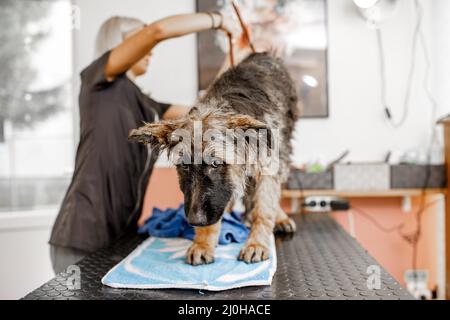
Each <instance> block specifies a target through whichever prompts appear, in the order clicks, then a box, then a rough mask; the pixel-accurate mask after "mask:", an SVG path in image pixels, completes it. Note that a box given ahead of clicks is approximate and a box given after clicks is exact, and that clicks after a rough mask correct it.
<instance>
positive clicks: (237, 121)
mask: <svg viewBox="0 0 450 320" xmlns="http://www.w3.org/2000/svg"><path fill="white" fill-rule="evenodd" d="M227 127H228V128H229V129H242V130H244V131H246V130H249V129H254V130H258V129H268V126H267V124H265V123H264V122H262V121H259V120H256V119H255V118H252V117H250V116H247V115H235V116H232V117H230V118H229V119H228V120H227Z"/></svg>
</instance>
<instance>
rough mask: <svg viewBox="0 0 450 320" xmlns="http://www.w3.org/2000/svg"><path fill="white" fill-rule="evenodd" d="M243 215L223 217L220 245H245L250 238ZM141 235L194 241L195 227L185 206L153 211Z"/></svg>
mask: <svg viewBox="0 0 450 320" xmlns="http://www.w3.org/2000/svg"><path fill="white" fill-rule="evenodd" d="M241 216H242V213H237V212H234V211H232V212H231V213H225V214H224V215H223V217H222V228H221V230H220V236H219V244H229V243H232V242H236V243H243V242H245V240H246V239H247V237H248V234H249V229H248V228H247V227H246V226H245V225H244V224H243V223H242V222H241ZM138 232H139V233H148V234H149V235H151V236H154V237H161V238H178V237H181V238H185V239H189V240H193V239H194V235H195V231H194V227H192V226H191V225H189V223H188V222H187V220H186V215H185V213H184V204H182V205H180V207H179V208H178V209H167V210H160V209H158V208H154V209H153V214H152V216H151V217H150V218H149V219H148V220H147V221H146V222H145V224H144V225H143V226H142V227H141V228H139V230H138Z"/></svg>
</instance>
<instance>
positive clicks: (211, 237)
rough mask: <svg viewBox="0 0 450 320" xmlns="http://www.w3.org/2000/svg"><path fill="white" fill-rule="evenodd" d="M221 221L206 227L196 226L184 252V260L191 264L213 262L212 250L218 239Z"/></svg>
mask: <svg viewBox="0 0 450 320" xmlns="http://www.w3.org/2000/svg"><path fill="white" fill-rule="evenodd" d="M220 226H221V221H219V222H217V223H216V224H213V225H211V226H207V227H196V228H195V237H194V242H193V244H192V245H191V247H190V248H189V249H188V250H187V253H186V262H187V263H189V264H191V265H193V266H197V265H201V264H208V263H213V262H214V251H215V248H216V245H217V243H218V241H219V234H220Z"/></svg>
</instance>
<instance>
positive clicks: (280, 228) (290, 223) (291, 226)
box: [274, 218, 297, 233]
mask: <svg viewBox="0 0 450 320" xmlns="http://www.w3.org/2000/svg"><path fill="white" fill-rule="evenodd" d="M296 229H297V226H296V225H295V222H294V220H292V219H291V218H287V219H283V220H280V221H277V222H276V223H275V228H274V232H275V233H278V232H280V233H294V232H295V230H296Z"/></svg>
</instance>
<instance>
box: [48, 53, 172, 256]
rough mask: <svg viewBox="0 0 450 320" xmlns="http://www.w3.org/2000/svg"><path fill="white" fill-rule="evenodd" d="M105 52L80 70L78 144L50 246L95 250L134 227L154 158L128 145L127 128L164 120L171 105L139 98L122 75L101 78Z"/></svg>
mask: <svg viewBox="0 0 450 320" xmlns="http://www.w3.org/2000/svg"><path fill="white" fill-rule="evenodd" d="M109 53H110V52H107V53H105V54H104V55H103V56H102V57H100V58H99V59H97V60H96V61H94V62H93V63H92V64H91V65H89V66H88V67H87V68H86V69H84V70H83V71H82V72H81V91H80V97H79V106H80V142H79V145H78V149H77V155H76V160H75V172H74V174H73V178H72V182H71V184H70V186H69V189H68V190H67V193H66V196H65V197H64V200H63V203H62V205H61V209H60V211H59V214H58V217H57V218H56V221H55V224H54V226H53V230H52V234H51V238H50V241H49V243H50V244H52V245H57V246H63V247H69V248H74V249H79V250H83V251H87V252H93V251H95V250H97V249H99V248H102V247H105V246H107V245H109V244H111V242H112V241H113V240H115V239H116V238H117V237H119V236H120V235H121V234H122V233H123V232H124V230H125V229H126V228H127V227H129V226H130V225H133V226H135V224H136V221H137V219H138V216H139V211H140V208H141V206H142V202H143V196H144V192H145V188H146V186H147V182H148V178H149V176H150V172H151V170H152V167H153V164H154V162H155V161H156V159H157V153H158V152H157V151H156V150H154V151H153V152H152V153H151V156H150V157H149V156H148V155H149V153H148V150H147V148H146V147H145V146H143V145H141V144H138V143H133V142H130V141H128V134H129V132H130V130H131V129H134V128H136V127H139V126H141V125H142V124H143V122H144V121H145V122H153V121H155V119H156V118H159V119H160V118H162V116H163V114H164V113H165V112H166V111H167V109H168V107H169V106H170V105H169V104H163V103H158V102H156V101H154V100H152V99H150V98H149V97H148V96H146V95H145V94H143V93H142V92H141V90H140V89H139V88H138V87H137V86H136V85H135V84H134V83H133V82H132V81H131V80H130V79H129V78H128V77H127V76H126V75H125V74H122V75H120V76H118V77H117V78H116V79H115V80H114V81H112V82H108V81H107V80H106V79H105V73H104V70H105V64H106V62H107V60H108V57H109Z"/></svg>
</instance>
